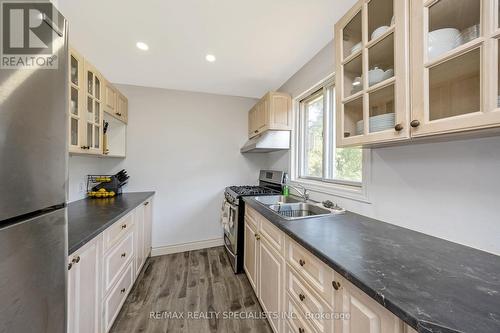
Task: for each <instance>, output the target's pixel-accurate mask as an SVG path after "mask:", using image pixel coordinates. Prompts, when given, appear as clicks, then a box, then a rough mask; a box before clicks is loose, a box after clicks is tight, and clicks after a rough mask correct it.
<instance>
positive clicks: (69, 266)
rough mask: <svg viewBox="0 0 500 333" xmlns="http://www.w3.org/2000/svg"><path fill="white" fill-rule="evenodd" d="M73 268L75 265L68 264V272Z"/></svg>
mask: <svg viewBox="0 0 500 333" xmlns="http://www.w3.org/2000/svg"><path fill="white" fill-rule="evenodd" d="M71 267H73V264H72V263H69V264H68V271H69V270H71Z"/></svg>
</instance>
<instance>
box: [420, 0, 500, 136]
mask: <svg viewBox="0 0 500 333" xmlns="http://www.w3.org/2000/svg"><path fill="white" fill-rule="evenodd" d="M411 15H412V27H411V28H412V29H411V38H412V46H413V47H414V51H413V52H412V54H413V57H412V59H411V60H412V82H413V87H412V88H413V99H412V121H411V126H412V128H411V134H412V136H414V137H420V136H427V135H436V134H442V133H453V132H462V131H468V130H474V129H482V128H490V127H497V126H500V108H499V107H500V105H499V102H500V98H499V96H500V93H499V91H500V90H499V85H498V77H499V76H498V73H499V72H498V59H499V58H498V55H499V53H498V48H499V38H500V28H499V25H498V1H496V0H439V1H423V0H416V1H412V7H411Z"/></svg>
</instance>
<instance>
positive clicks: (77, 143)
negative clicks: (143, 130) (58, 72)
mask: <svg viewBox="0 0 500 333" xmlns="http://www.w3.org/2000/svg"><path fill="white" fill-rule="evenodd" d="M68 61H69V69H70V70H69V117H68V118H69V128H70V131H69V139H68V142H69V152H70V153H72V154H87V155H99V156H109V157H125V155H126V135H127V121H128V99H127V97H126V96H124V95H123V94H122V93H121V92H120V91H119V90H118V89H116V87H114V86H113V85H112V84H111V83H110V82H109V81H108V80H106V79H105V78H104V77H103V76H102V75H101V74H100V73H99V71H98V70H97V68H95V67H94V66H93V65H92V64H91V63H90V62H89V61H87V60H86V59H85V58H84V57H83V56H82V55H80V54H79V53H78V52H77V51H76V50H74V49H72V48H70V51H69V59H68ZM104 121H105V122H107V123H108V124H109V125H108V128H107V133H106V138H104ZM105 139H106V140H105Z"/></svg>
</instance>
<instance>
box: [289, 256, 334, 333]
mask: <svg viewBox="0 0 500 333" xmlns="http://www.w3.org/2000/svg"><path fill="white" fill-rule="evenodd" d="M286 290H287V292H288V294H289V295H290V297H291V298H292V299H293V300H294V301H295V303H297V305H298V307H299V308H300V309H301V310H302V313H304V314H307V317H306V318H307V320H308V321H309V323H310V324H311V326H314V327H315V328H316V330H317V331H318V332H319V333H333V328H334V321H333V311H332V309H331V307H330V306H328V305H327V304H326V302H325V301H324V300H322V299H321V297H320V296H319V295H317V294H316V292H314V291H313V290H312V289H310V288H309V287H308V286H307V285H306V283H305V282H304V280H302V278H300V277H299V276H298V274H297V273H296V272H295V271H294V269H293V268H291V267H290V266H289V265H287V269H286Z"/></svg>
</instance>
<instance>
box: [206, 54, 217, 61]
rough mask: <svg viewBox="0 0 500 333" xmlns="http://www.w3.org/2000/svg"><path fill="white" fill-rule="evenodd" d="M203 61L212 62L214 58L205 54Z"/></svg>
mask: <svg viewBox="0 0 500 333" xmlns="http://www.w3.org/2000/svg"><path fill="white" fill-rule="evenodd" d="M205 59H206V60H207V61H208V62H214V61H215V56H214V55H213V54H207V55H206V56H205Z"/></svg>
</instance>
